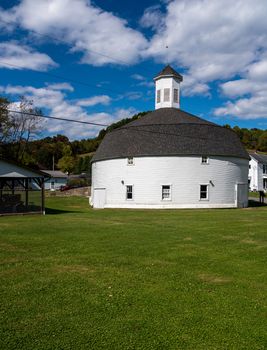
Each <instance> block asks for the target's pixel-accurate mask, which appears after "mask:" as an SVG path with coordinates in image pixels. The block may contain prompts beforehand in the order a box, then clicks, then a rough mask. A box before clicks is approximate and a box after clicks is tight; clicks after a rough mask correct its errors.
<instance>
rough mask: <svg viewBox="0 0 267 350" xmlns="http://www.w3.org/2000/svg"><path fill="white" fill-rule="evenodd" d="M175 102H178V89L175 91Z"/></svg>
mask: <svg viewBox="0 0 267 350" xmlns="http://www.w3.org/2000/svg"><path fill="white" fill-rule="evenodd" d="M173 102H176V103H177V102H178V89H174V90H173Z"/></svg>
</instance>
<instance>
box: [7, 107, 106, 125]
mask: <svg viewBox="0 0 267 350" xmlns="http://www.w3.org/2000/svg"><path fill="white" fill-rule="evenodd" d="M6 111H7V112H10V113H17V114H22V115H29V116H35V117H40V118H47V119H55V120H62V121H65V122H72V123H79V124H88V125H94V126H105V127H108V126H109V125H108V124H101V123H94V122H86V121H83V120H76V119H68V118H59V117H52V116H50V115H44V114H38V113H31V112H24V111H15V110H11V109H6Z"/></svg>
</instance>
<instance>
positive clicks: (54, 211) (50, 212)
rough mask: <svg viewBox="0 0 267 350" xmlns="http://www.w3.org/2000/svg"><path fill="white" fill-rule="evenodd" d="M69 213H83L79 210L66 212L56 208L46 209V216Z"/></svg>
mask: <svg viewBox="0 0 267 350" xmlns="http://www.w3.org/2000/svg"><path fill="white" fill-rule="evenodd" d="M67 213H81V211H79V210H65V209H55V208H47V207H46V208H45V214H46V215H59V214H67Z"/></svg>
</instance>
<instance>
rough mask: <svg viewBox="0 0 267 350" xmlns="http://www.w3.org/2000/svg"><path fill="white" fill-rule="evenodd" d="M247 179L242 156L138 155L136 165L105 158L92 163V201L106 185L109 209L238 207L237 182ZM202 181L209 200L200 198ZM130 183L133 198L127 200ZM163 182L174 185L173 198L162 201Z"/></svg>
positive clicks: (240, 182) (243, 181) (106, 199)
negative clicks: (204, 159)
mask: <svg viewBox="0 0 267 350" xmlns="http://www.w3.org/2000/svg"><path fill="white" fill-rule="evenodd" d="M247 182H248V160H246V159H241V158H232V157H218V156H216V157H215V156H212V157H209V163H208V164H201V157H199V156H173V157H137V158H134V165H127V159H126V158H124V159H112V160H104V161H97V162H94V163H93V164H92V198H91V203H92V204H93V205H94V188H104V189H105V204H104V207H105V208H220V207H236V206H237V204H236V184H246V185H247ZM200 184H207V185H208V189H209V199H208V200H200V198H199V197H200ZM127 185H132V186H133V199H132V200H126V186H127ZM162 185H170V186H171V200H170V201H163V200H162V197H161V196H162V193H161V187H162ZM244 188H245V191H246V192H247V190H246V189H247V186H244ZM244 196H245V198H246V202H247V193H246V194H244ZM244 196H243V197H242V198H244ZM246 205H247V203H243V204H242V206H246Z"/></svg>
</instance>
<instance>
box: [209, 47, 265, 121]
mask: <svg viewBox="0 0 267 350" xmlns="http://www.w3.org/2000/svg"><path fill="white" fill-rule="evenodd" d="M220 88H221V92H222V94H223V95H224V96H225V97H228V98H229V99H231V100H230V101H227V102H226V103H225V105H224V106H223V107H219V108H217V109H215V111H214V113H215V115H217V116H229V115H231V116H235V117H238V118H241V119H256V118H267V60H266V53H263V54H262V55H261V56H260V57H259V59H258V61H257V62H254V63H252V64H251V65H249V66H248V68H247V70H246V71H245V73H244V74H243V77H242V78H240V79H235V80H231V81H227V82H226V83H223V84H221V85H220Z"/></svg>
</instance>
